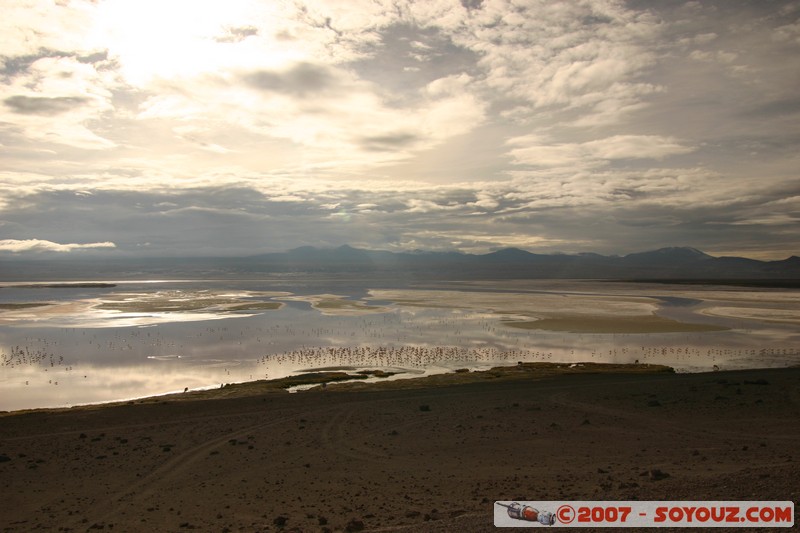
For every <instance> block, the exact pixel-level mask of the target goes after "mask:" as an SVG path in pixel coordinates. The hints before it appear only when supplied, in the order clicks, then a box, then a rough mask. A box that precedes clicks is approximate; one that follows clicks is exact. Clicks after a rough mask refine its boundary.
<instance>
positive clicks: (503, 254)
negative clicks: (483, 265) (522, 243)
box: [486, 248, 534, 259]
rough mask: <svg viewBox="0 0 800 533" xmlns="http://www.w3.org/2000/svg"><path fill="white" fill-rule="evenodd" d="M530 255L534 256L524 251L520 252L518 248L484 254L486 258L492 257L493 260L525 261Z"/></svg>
mask: <svg viewBox="0 0 800 533" xmlns="http://www.w3.org/2000/svg"><path fill="white" fill-rule="evenodd" d="M532 255H534V254H532V253H530V252H527V251H525V250H520V249H519V248H503V249H501V250H497V251H494V252H491V253H488V254H486V256H487V257H493V258H495V259H527V258H530V257H531V256H532Z"/></svg>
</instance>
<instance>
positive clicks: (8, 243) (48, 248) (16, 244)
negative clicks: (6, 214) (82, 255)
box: [0, 239, 116, 253]
mask: <svg viewBox="0 0 800 533" xmlns="http://www.w3.org/2000/svg"><path fill="white" fill-rule="evenodd" d="M115 247H116V245H115V244H114V243H113V242H91V243H84V244H74V243H72V244H60V243H57V242H52V241H45V240H41V239H22V240H18V239H2V240H0V251H3V252H14V253H20V252H73V251H75V250H91V249H96V248H115Z"/></svg>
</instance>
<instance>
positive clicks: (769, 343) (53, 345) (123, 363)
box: [0, 280, 800, 410]
mask: <svg viewBox="0 0 800 533" xmlns="http://www.w3.org/2000/svg"><path fill="white" fill-rule="evenodd" d="M530 286H531V283H530V282H529V283H528V284H527V285H526V287H527V288H528V289H530ZM573 286H574V287H576V290H577V288H579V289H580V291H582V293H584V294H585V293H587V292H591V291H592V290H595V293H594V294H593V295H592V296H591V298H589V299H587V300H585V302H590V303H591V305H592V306H595V307H597V306H600V307H602V302H603V300H602V298H608V301H609V306H610V307H612V308H614V309H617V310H618V312H625V309H649V308H653V309H658V313H659V315H661V316H664V317H667V318H673V319H676V320H683V321H689V322H692V321H694V322H705V323H714V324H719V325H725V326H727V327H730V328H732V329H730V330H727V331H707V332H677V333H605V334H600V333H570V332H556V331H545V330H523V329H515V328H510V327H508V326H506V325H504V323H503V320H504V319H520V318H527V319H531V316H534V315H535V314H536V313H538V314H539V316H543V313H544V314H546V313H553V312H556V311H558V309H557V308H555V309H554V304H553V303H552V302H557V301H558V299H554V297H553V296H552V292H553V290H552V284H550V285H547V284H541V285H540V286H537V285H533V287H534V288H536V287H541V288H542V289H544V288H548V291H549V294H550V296H548V297H547V298H546V299H542V297H539V296H536V297H535V298H534V297H530V298H528V299H527V300H526V299H525V298H522V297H518V296H508V295H509V294H512V295H514V294H515V293H505V294H506V296H503V294H501V293H495V294H494V295H493V294H486V293H483V294H478V295H476V294H472V293H470V294H467V293H465V292H463V291H456V290H449V291H446V292H439V293H436V294H435V295H434V296H435V297H436V298H438V300H437V301H436V302H435V304H436V305H435V304H434V303H430V302H427V303H426V302H420V301H416V302H412V301H405V302H402V301H401V300H402V298H400V297H401V296H402V297H403V298H406V299H409V298H412V297H420V295H421V293H418V292H416V293H415V292H414V291H405V292H403V291H400V293H402V294H400V293H397V294H389V293H387V292H380V291H378V293H377V296H376V299H377V300H370V299H368V298H367V297H368V295H369V293H368V289H370V288H371V287H369V286H368V285H366V284H364V285H357V284H349V285H331V284H330V283H328V284H327V285H326V284H324V283H322V282H318V281H316V282H315V281H313V280H312V282H309V283H308V284H307V285H301V286H299V287H298V289H297V292H296V293H292V292H289V291H288V288H287V287H286V285H285V284H282V285H279V286H273V285H270V283H269V282H236V283H228V282H226V283H221V282H197V281H194V282H182V283H176V284H171V283H169V282H160V283H149V284H148V283H142V282H136V283H128V284H123V285H120V286H118V287H106V288H98V289H90V288H74V289H72V288H70V289H63V288H61V289H54V288H36V289H31V288H23V287H9V286H6V287H3V288H2V290H0V305H2V304H5V305H6V307H5V308H3V310H2V312H0V352H2V364H0V409H4V410H9V409H21V408H29V407H44V406H65V405H74V404H80V403H96V402H104V401H113V400H119V399H127V398H137V397H143V396H148V395H155V394H163V393H166V392H174V391H183V390H184V389H185V388H189V389H197V388H203V387H206V388H207V387H218V386H220V385H221V384H224V383H234V382H241V381H248V380H253V379H263V378H265V377H268V378H279V377H284V376H287V375H290V374H292V373H296V372H298V371H301V370H303V369H309V368H319V367H324V366H345V365H349V366H357V367H369V368H377V367H397V368H404V369H407V370H409V371H414V372H425V373H430V372H442V371H451V370H454V369H456V368H461V367H467V368H487V367H490V366H492V365H496V364H514V363H516V362H517V361H520V360H524V361H559V362H580V361H596V362H614V363H633V362H634V361H637V360H638V361H640V362H642V363H658V364H666V365H670V366H673V367H676V368H677V369H679V370H682V371H698V370H710V369H711V368H712V367H713V366H714V365H716V366H718V367H720V368H748V367H763V366H787V365H791V364H798V363H800V351H798V346H800V343H799V342H798V341H799V340H800V333H799V331H798V329H799V328H798V326H797V325H796V324H795V323H791V322H789V323H785V322H784V323H780V322H769V321H764V320H758V319H757V318H758V317H753V316H752V315H753V311H752V309H753V305H752V304H751V303H747V304H746V305H748V306H750V307H748V309H750V311H748V312H747V313H745V312H740V313H738V315H739V316H736V313H731V315H732V316H718V315H715V316H706V315H702V314H699V313H698V311H702V309H703V308H704V306H705V307H709V306H711V305H712V304H711V303H707V302H704V300H703V298H702V294H698V291H693V292H692V293H691V294H690V295H688V294H687V295H684V294H680V295H679V294H678V293H677V291H672V292H670V291H669V290H668V288H664V287H658V288H657V289H652V288H648V287H634V288H630V287H622V288H610V287H609V286H602V291H603V296H602V297H599V296H598V294H600V293H599V292H598V290H597V289H595V288H593V287H594V286H592V285H586V284H583V285H578V284H577V282H576V283H573V284H572V285H569V284H567V283H565V282H561V283H560V285H559V288H558V290H562V291H565V292H566V291H567V290H568V289H569V287H573ZM612 290H616V291H617V292H618V294H617V296H609V295H608V294H609V293H610V292H611V291H612ZM653 290H656V291H661V293H663V295H666V296H665V297H658V296H657V295H658V294H659V293H658V292H653ZM132 294H133V295H138V296H131V295H132ZM442 295H444V296H445V297H446V298H444V300H442V298H441V296H442ZM288 296H291V298H289V299H288V300H287V297H288ZM390 296H391V297H390ZM684 296H691V298H688V297H685V298H683V300H681V299H680V298H682V297H684ZM713 296H714V298H716V299H717V300H715V301H718V300H719V299H720V298H722V296H720V295H719V294H718V293H713ZM723 296H725V297H726V298H728V300H726V302H727V303H726V304H725V305H727V306H729V307H730V306H731V305H739V304H736V303H735V302H736V301H745V302H753V301H757V302H758V305H759V306H760V307H761V308H764V307H765V306H767V307H768V306H769V302H770V301H774V302H776V303H775V304H774V305H773V306H772V307H773V309H774V310H775V311H774V312H773V313H772V314H770V315H769V316H766V318H770V317H774V316H778V317H788V318H789V319H790V320H791V319H792V318H793V317H796V316H797V315H798V306H797V300H796V298H794V297H793V296H792V295H791V294H788V295H787V294H783V293H780V294H771V295H767V296H766V297H762V298H754V297H753V295H752V293H751V292H748V293H747V294H746V295H745V296H741V295H739V296H737V298H738V300H737V299H736V298H734V300H735V302H734V304H731V303H730V299H731V298H732V297H731V293H730V291H728V292H726V293H725V294H724V295H723ZM615 298H616V299H615ZM670 298H671V300H670ZM770 298H772V300H770ZM277 299H279V300H280V301H281V302H282V303H283V305H282V307H281V308H280V309H263V308H262V309H250V310H248V306H249V307H250V308H252V307H254V306H255V307H257V306H258V305H262V306H265V305H268V304H269V303H270V302H272V301H276V300H277ZM543 301H545V302H547V303H548V305H547V306H545V308H535V306H534V307H530V308H525V305H533V304H532V303H531V302H543ZM31 302H38V303H42V302H47V303H51V304H52V305H51V306H47V307H36V308H8V306H13V305H18V304H25V303H31ZM115 302H117V303H118V302H123V304H124V305H122V306H121V307H120V306H118V307H120V309H122V310H120V309H115V308H114V305H116V304H115ZM198 302H199V303H198ZM319 302H325V304H324V305H325V307H324V308H320V309H315V308H314V307H312V306H313V305H317V304H318V303H319ZM378 302H380V303H378ZM507 302H515V307H514V308H513V309H507V310H503V309H498V308H497V306H499V305H502V304H504V303H507ZM526 302H527V303H526ZM765 302H767V303H765ZM101 303H105V304H106V305H104V306H103V307H99V304H101ZM201 303H202V304H203V305H200V304H201ZM206 304H207V305H206ZM612 304H613V305H612ZM168 305H175V306H176V308H175V310H172V311H170V310H165V309H164V306H168ZM742 305H744V304H742ZM137 306H150V307H151V308H152V309H156V310H155V311H148V312H135V311H133V310H135V309H136V308H137ZM239 306H241V307H239ZM626 306H627V307H626ZM716 307H717V308H725V306H723V305H716ZM570 309H577V310H579V311H580V309H581V300H580V299H576V298H572V300H571V303H570ZM737 309H742V308H741V307H737ZM338 311H341V312H338ZM504 311H506V312H504ZM512 311H513V312H512ZM525 313H528V314H527V315H526V314H525ZM381 348H383V351H380V349H381Z"/></svg>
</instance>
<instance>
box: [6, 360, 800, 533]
mask: <svg viewBox="0 0 800 533" xmlns="http://www.w3.org/2000/svg"><path fill="white" fill-rule="evenodd" d="M467 381H469V380H467ZM387 385H388V384H387ZM393 387H394V388H388V389H385V390H381V389H380V388H376V387H364V386H363V385H362V386H360V387H346V386H345V387H337V386H335V385H330V386H328V387H326V388H325V389H318V390H315V391H308V392H302V393H297V394H288V393H285V392H277V391H270V392H261V393H253V391H252V390H250V391H249V392H248V394H249V395H247V396H242V397H236V396H235V395H234V397H228V398H216V399H208V398H202V397H201V396H193V395H192V394H191V393H190V394H188V395H182V396H181V397H168V398H161V399H154V400H150V401H144V402H141V403H140V402H134V403H123V404H118V405H113V406H104V407H91V408H73V409H65V410H41V411H33V412H28V413H16V414H4V415H2V416H0V484H2V494H3V500H4V501H3V505H2V511H0V530H1V531H40V530H41V531H96V530H105V531H109V530H112V531H177V532H180V531H187V530H192V529H194V530H198V531H217V532H222V531H250V532H252V531H415V532H416V531H422V532H425V531H464V532H473V531H475V532H478V531H492V530H494V527H493V525H492V517H493V505H494V501H495V500H628V499H639V500H782V501H786V500H792V501H794V502H795V504H797V501H798V499H800V455H798V453H799V452H798V450H800V423H798V420H800V368H786V369H771V370H748V371H735V372H715V373H707V374H671V373H663V372H655V373H638V372H635V373H618V371H616V370H612V371H605V372H602V373H586V374H573V375H554V376H543V373H542V372H540V371H537V370H536V369H535V368H533V367H528V368H522V367H520V368H519V369H517V370H509V372H507V373H506V374H504V375H497V376H489V378H488V379H479V380H475V382H472V383H460V384H448V383H447V382H446V381H443V379H442V378H438V381H428V382H417V383H416V384H411V385H408V384H407V385H406V388H397V387H398V386H397V385H394V386H393ZM795 520H796V518H795ZM578 531H588V530H587V529H582V530H578ZM603 531H610V530H609V529H604V530H603ZM628 531H631V530H628ZM662 531H664V530H662ZM682 531H687V530H686V529H683V530H682ZM712 531H723V530H722V529H719V528H717V529H714V530H712ZM737 531H744V529H738V530H737ZM783 531H785V529H784V530H783Z"/></svg>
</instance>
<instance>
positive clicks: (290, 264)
mask: <svg viewBox="0 0 800 533" xmlns="http://www.w3.org/2000/svg"><path fill="white" fill-rule="evenodd" d="M303 272H307V273H336V274H354V275H366V274H370V275H388V276H401V277H403V278H415V279H451V280H459V279H536V278H562V279H563V278H573V279H575V278H580V279H587V278H588V279H631V280H634V279H637V280H640V279H647V280H669V279H684V280H687V279H695V280H737V279H741V280H744V279H757V280H800V257H797V256H792V257H789V258H788V259H784V260H781V261H758V260H755V259H747V258H743V257H713V256H710V255H708V254H706V253H704V252H702V251H700V250H697V249H694V248H685V247H684V248H661V249H659V250H653V251H649V252H641V253H632V254H628V255H625V256H614V255H612V256H605V255H600V254H593V253H584V254H574V255H570V254H534V253H530V252H527V251H525V250H520V249H518V248H505V249H503V250H498V251H496V252H491V253H487V254H483V255H477V254H466V253H460V252H426V251H414V252H388V251H379V250H364V249H359V248H353V247H350V246H347V245H345V246H340V247H338V248H314V247H311V246H303V247H300V248H295V249H293V250H289V251H287V252H279V253H268V254H260V255H252V256H248V257H237V258H196V257H195V258H150V259H98V258H95V259H92V260H91V261H89V260H87V259H77V258H75V259H59V260H47V261H45V260H27V259H25V260H23V259H5V260H0V280H5V281H14V280H29V279H87V278H97V279H104V278H105V279H109V278H113V277H115V276H121V277H122V276H124V277H125V278H131V277H134V278H145V277H148V276H153V275H159V276H164V277H208V276H235V277H257V276H259V275H265V274H270V273H275V274H285V273H298V274H299V273H303Z"/></svg>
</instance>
